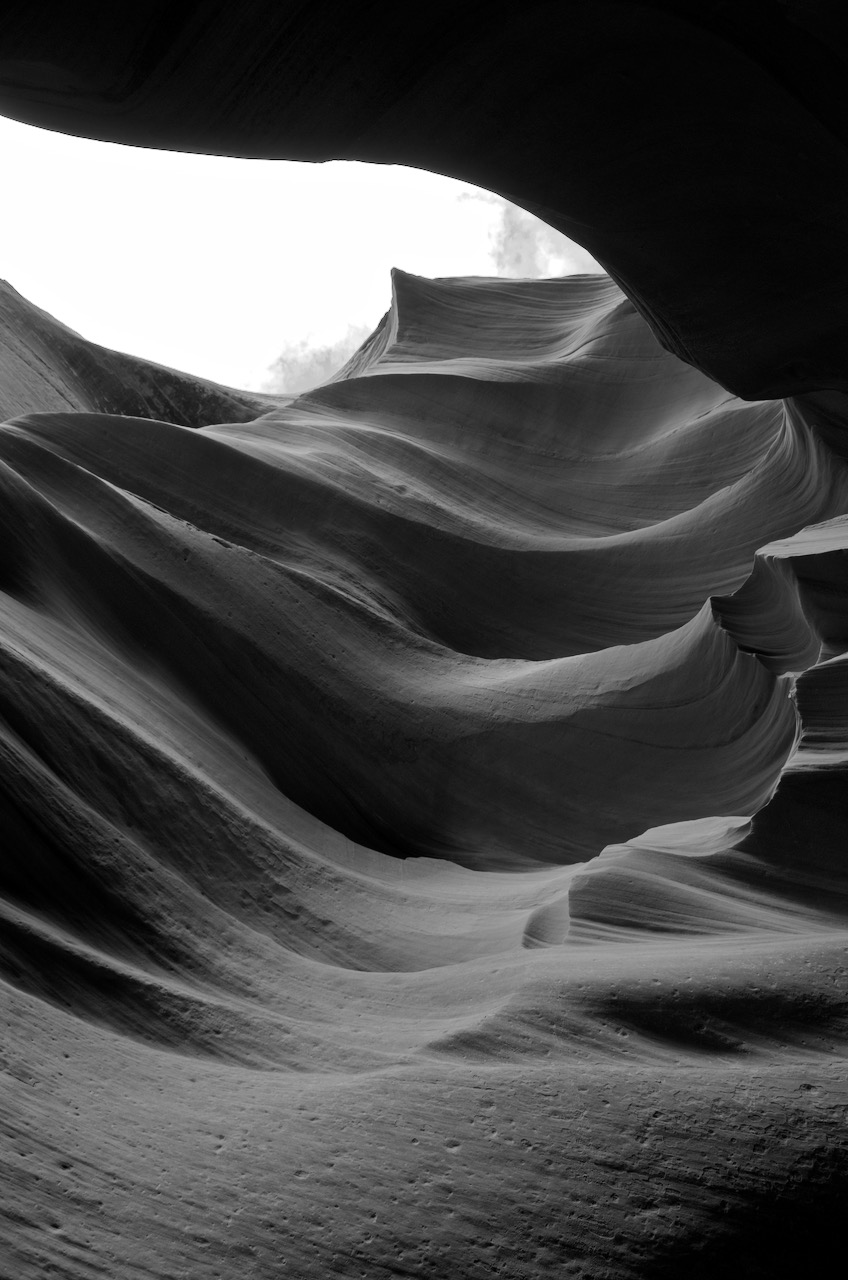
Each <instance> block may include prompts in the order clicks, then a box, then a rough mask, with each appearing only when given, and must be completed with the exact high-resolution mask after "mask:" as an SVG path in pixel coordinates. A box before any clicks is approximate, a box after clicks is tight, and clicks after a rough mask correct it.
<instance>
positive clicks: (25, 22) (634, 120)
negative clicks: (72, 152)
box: [0, 0, 848, 398]
mask: <svg viewBox="0 0 848 1280" xmlns="http://www.w3.org/2000/svg"><path fill="white" fill-rule="evenodd" d="M840 9H841V6H839V5H836V4H826V3H819V4H817V3H804V2H803V0H799V2H796V3H791V2H789V0H787V2H786V3H777V2H775V0H771V2H769V0H762V2H759V0H755V2H753V3H746V4H741V5H740V4H732V3H701V4H698V3H692V2H691V0H664V2H656V3H650V4H645V3H643V4H639V3H626V2H624V3H607V2H605V0H564V2H562V0H561V2H560V3H555V4H550V3H547V4H545V3H524V4H521V5H513V4H503V3H498V2H494V3H493V2H492V0H485V2H482V3H481V2H480V0H463V3H462V4H456V3H446V2H444V0H433V2H431V3H429V4H428V5H426V6H415V7H410V6H400V5H395V6H390V5H385V4H377V3H351V2H350V0H309V2H308V3H303V2H302V0H301V2H297V3H292V2H289V3H286V2H285V0H243V2H242V3H239V4H238V5H233V4H231V3H222V2H221V0H216V2H209V0H206V2H197V0H195V2H194V3H187V2H185V0H184V2H182V3H180V2H176V3H175V2H174V0H134V2H133V3H126V4H120V5H116V4H114V2H113V0H89V3H80V4H75V5H62V6H59V7H56V6H53V5H50V4H43V3H38V0H35V2H33V0H24V2H23V3H12V4H8V3H7V4H6V5H5V6H4V10H3V16H2V17H0V111H2V112H3V113H5V114H7V115H9V116H13V117H16V118H18V119H20V120H24V121H27V122H29V123H32V124H36V125H40V126H43V127H47V128H51V129H58V130H61V131H64V132H68V133H74V134H80V135H85V136H90V137H96V138H103V139H109V140H112V141H120V142H125V143H132V144H136V145H142V146H154V147H164V148H171V149H179V150H191V151H202V152H216V153H221V154H229V155H241V156H266V157H282V158H290V159H298V160H315V161H320V160H327V159H332V158H347V159H355V160H365V161H377V162H383V163H400V164H407V165H415V166H419V167H422V168H427V169H431V170H434V171H437V172H441V173H446V174H451V175H453V176H455V177H458V178H462V179H464V180H466V181H469V182H473V183H476V184H478V185H480V186H483V187H487V188H489V189H491V190H493V191H497V192H499V193H501V194H503V195H506V196H508V197H509V198H510V199H512V200H514V201H516V202H517V203H518V204H521V205H523V206H524V207H525V208H528V209H531V210H532V211H533V212H535V213H537V214H539V215H540V216H541V217H543V218H544V219H545V220H546V221H548V222H549V223H551V224H552V225H554V226H556V227H557V228H559V229H560V230H561V231H563V232H565V234H566V235H568V236H571V237H572V238H573V239H575V240H577V241H579V242H580V243H581V244H583V245H585V246H586V248H588V249H589V250H590V251H591V252H592V253H593V254H594V255H595V256H596V257H597V258H598V259H599V260H600V261H601V262H602V263H603V264H604V266H605V267H606V268H607V269H608V270H609V272H610V273H611V274H612V275H613V276H614V277H615V278H616V280H617V281H618V282H619V283H620V284H621V285H622V286H623V287H624V289H625V290H626V291H627V293H628V294H629V295H630V297H631V298H632V299H633V300H634V302H635V303H636V304H637V306H638V307H639V308H640V309H641V311H642V312H643V314H644V315H645V316H646V317H647V318H648V319H649V321H650V322H651V324H652V325H653V327H654V329H655V331H656V332H657V334H658V335H659V336H660V337H661V340H662V341H663V342H664V344H665V345H666V346H667V347H668V348H669V349H670V350H673V351H674V352H676V353H677V354H678V355H680V356H682V357H683V358H684V359H686V360H688V361H690V362H691V363H693V364H695V365H697V366H698V367H700V368H701V369H703V370H704V371H705V372H707V373H709V374H710V375H711V376H712V377H714V378H715V379H717V380H718V381H719V382H721V383H723V384H724V385H725V386H727V387H728V388H730V389H731V390H733V391H735V392H736V393H738V394H740V395H743V396H746V397H749V398H764V397H771V396H778V395H791V394H797V393H799V392H802V391H815V390H821V389H830V390H846V389H848V358H847V357H846V355H845V351H846V347H848V287H846V286H848V254H846V253H845V245H844V239H845V225H846V215H847V214H848V166H846V150H845V145H846V139H848V107H846V101H845V94H844V84H845V80H846V75H848V66H846V62H845V61H844V57H845V55H846V44H845V40H844V37H843V36H842V30H841V23H840V21H839V17H840ZM8 194H9V193H7V198H8ZM13 195H14V197H15V198H25V193H21V192H18V193H13ZM374 216H375V217H379V210H375V215H374Z"/></svg>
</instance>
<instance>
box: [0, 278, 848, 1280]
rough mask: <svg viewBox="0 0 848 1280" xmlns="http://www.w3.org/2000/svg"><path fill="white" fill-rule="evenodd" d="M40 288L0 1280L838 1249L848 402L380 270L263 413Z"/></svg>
mask: <svg viewBox="0 0 848 1280" xmlns="http://www.w3.org/2000/svg"><path fill="white" fill-rule="evenodd" d="M10 297H11V302H12V303H13V304H14V305H15V306H16V307H17V308H18V311H17V313H16V314H18V315H19V316H21V317H23V318H24V319H27V320H28V322H30V323H31V325H32V328H31V329H26V328H25V327H24V325H23V321H20V322H16V324H15V325H14V326H13V328H12V332H11V334H10V337H9V339H8V341H7V349H8V350H10V351H12V352H13V355H14V358H15V359H16V360H19V361H20V362H21V363H20V364H19V365H13V366H12V367H13V370H14V369H15V368H19V367H22V366H23V365H28V366H29V367H35V368H38V369H39V370H40V372H39V373H38V377H39V378H41V381H40V382H38V381H28V382H20V383H12V382H11V381H10V382H9V384H8V385H7V387H6V389H5V394H6V395H7V397H10V398H11V400H12V401H14V398H15V397H16V396H17V397H19V401H18V403H17V404H13V406H12V407H13V410H14V411H13V412H12V413H11V414H10V416H9V418H8V420H7V421H6V422H5V424H4V425H3V426H2V427H1V428H0V485H1V486H2V505H0V519H2V522H3V528H2V551H1V552H0V754H2V770H0V821H2V828H3V833H4V848H5V852H4V854H3V857H2V860H0V877H2V899H1V900H0V911H2V917H3V919H2V930H1V931H0V971H2V983H0V995H2V1000H3V1009H4V1019H5V1024H6V1027H7V1038H6V1043H5V1047H4V1051H3V1052H4V1057H3V1069H4V1072H5V1075H4V1077H3V1078H4V1080H5V1082H6V1085H7V1087H8V1095H7V1096H8V1098H9V1099H10V1103H11V1105H10V1106H9V1107H8V1108H7V1107H5V1106H4V1110H3V1124H4V1134H5V1137H4V1142H5V1143H6V1145H5V1148H4V1174H3V1177H4V1212H5V1214H6V1225H5V1227H4V1232H3V1236H2V1240H3V1247H4V1248H5V1249H6V1250H7V1254H8V1259H9V1260H8V1262H6V1261H5V1259H4V1263H3V1265H4V1267H5V1271H4V1272H3V1274H8V1275H9V1276H10V1277H11V1276H15V1277H22V1278H27V1277H40V1276H43V1275H47V1274H52V1273H56V1274H61V1275H63V1276H67V1277H73V1278H74V1280H76V1278H77V1277H79V1278H80V1280H82V1278H83V1277H89V1276H91V1275H95V1274H108V1275H110V1276H111V1275H114V1276H133V1277H136V1276H137V1277H142V1276H156V1277H160V1278H161V1277H172V1276H173V1277H176V1276H179V1275H185V1274H190V1275H191V1276H193V1277H205V1276H208V1277H210V1278H211V1277H213V1276H217V1277H236V1276H251V1277H269V1278H270V1277H271V1276H274V1277H276V1276H278V1275H280V1274H291V1275H293V1276H298V1277H306V1276H326V1275H341V1276H360V1275H361V1276H368V1277H390V1276H391V1277H395V1276H421V1277H436V1276H443V1275H451V1276H457V1277H469V1278H476V1277H483V1276H489V1275H497V1274H499V1275H503V1276H510V1277H513V1276H532V1277H535V1276H557V1277H559V1276H562V1275H571V1274H573V1275H575V1276H576V1275H583V1276H588V1277H598V1280H600V1277H604V1278H605V1280H606V1278H607V1277H615V1278H617V1277H634V1278H635V1277H646V1276H648V1277H656V1276H676V1275H680V1274H682V1273H683V1272H684V1271H685V1273H686V1274H688V1275H692V1276H703V1277H706V1276H712V1275H715V1274H716V1273H717V1272H718V1271H720V1270H721V1271H725V1272H728V1273H729V1274H746V1275H763V1276H765V1275H778V1274H784V1273H785V1268H787V1267H794V1268H796V1269H797V1268H803V1267H804V1266H807V1267H809V1266H813V1265H816V1263H817V1260H818V1261H819V1262H821V1263H822V1265H824V1261H825V1260H826V1258H827V1256H828V1252H829V1250H830V1249H831V1248H832V1247H833V1245H834V1242H835V1238H836V1237H835V1234H834V1232H835V1227H834V1223H835V1221H836V1218H837V1216H838V1215H837V1213H836V1210H837V1206H838V1205H839V1204H840V1203H841V1202H842V1200H843V1199H844V1195H845V1193H846V1190H848V1142H846V1139H845V1131H844V1125H842V1123H841V1120H842V1117H843V1115H844V1105H845V1098H844V1082H843V1075H842V1066H841V1065H840V1064H841V1061H842V1057H843V1049H844V1044H845V1038H846V1031H848V998H846V996H845V991H844V982H843V980H842V974H843V971H844V956H845V949H846V947H848V925H846V911H848V892H846V890H848V883H846V871H845V862H844V832H845V822H846V818H848V813H847V812H846V799H845V797H846V794H848V792H846V781H848V779H846V761H848V661H846V654H848V572H846V568H847V567H848V462H846V460H845V458H844V457H843V456H842V454H841V452H840V449H839V448H838V447H837V445H836V444H834V440H835V439H836V438H837V436H838V431H837V430H836V425H835V424H838V421H839V415H840V412H841V411H842V405H841V399H840V397H839V396H838V395H835V394H832V395H831V396H829V397H828V398H826V399H825V400H816V399H815V398H814V397H813V398H804V399H800V398H799V399H798V400H796V401H787V402H781V401H765V402H745V401H742V400H739V399H737V398H735V397H734V396H732V395H731V394H730V393H729V392H727V391H726V390H724V389H723V388H722V387H720V386H718V385H717V384H716V383H714V382H712V381H710V380H709V379H708V378H707V377H705V375H703V374H702V373H700V372H698V371H697V370H695V369H693V368H691V367H689V366H687V365H685V364H683V363H682V362H681V361H679V360H678V359H677V358H676V357H675V356H674V355H671V354H669V353H667V352H666V351H664V350H663V349H662V347H661V346H660V345H659V343H658V342H657V340H656V338H655V337H654V335H653V333H652V332H651V330H650V328H649V327H648V325H647V324H646V323H645V321H644V320H643V319H642V317H641V316H640V315H639V313H638V312H637V311H636V309H635V308H634V306H633V305H632V304H631V303H630V302H629V301H628V300H627V299H626V298H625V297H624V296H623V295H622V293H621V292H620V290H619V289H618V287H617V286H616V285H615V284H613V283H612V282H611V281H610V280H608V279H606V278H603V277H574V278H571V279H565V280H549V281H514V282H507V281H503V280H436V281H430V280H422V279H418V278H416V277H413V276H409V275H405V274H403V273H401V272H396V273H395V277H394V287H393V299H392V306H391V309H390V311H389V313H388V314H387V316H386V317H385V318H384V320H383V322H382V323H381V325H380V326H379V327H378V329H377V330H376V331H375V333H374V334H373V335H372V336H371V338H370V339H369V340H368V341H367V342H366V343H365V344H364V345H363V347H362V348H361V349H360V351H359V352H357V353H356V355H355V356H354V357H353V358H352V359H351V361H350V362H349V364H348V365H347V366H346V367H345V369H343V370H342V371H341V373H340V374H339V375H337V377H336V378H335V379H334V380H332V381H331V382H330V383H329V384H327V385H326V386H324V387H322V388H320V389H318V390H316V391H314V392H311V393H309V394H307V395H304V396H300V397H298V398H290V397H287V398H281V399H279V402H278V403H276V404H271V403H270V402H268V403H262V404H258V405H255V406H254V409H253V412H252V413H251V414H250V417H249V420H244V418H245V416H246V412H245V411H246V410H247V408H249V407H250V403H249V397H247V396H246V395H245V396H239V394H238V393H231V392H229V391H228V390H227V389H222V388H214V387H209V386H208V384H207V385H204V386H200V384H198V383H197V380H193V379H190V378H188V376H186V375H176V374H170V371H162V370H159V369H157V367H156V366H148V365H142V362H139V361H133V362H132V369H133V371H134V372H133V376H132V377H130V376H129V373H128V369H129V365H127V364H126V363H124V362H126V361H127V360H128V358H127V357H119V356H115V355H113V354H112V353H108V352H103V351H102V350H101V349H99V348H98V349H94V351H95V355H96V359H95V355H92V354H91V351H92V349H91V348H90V347H89V346H88V344H85V343H84V342H83V340H82V339H79V338H78V337H77V336H76V335H72V334H70V333H69V331H67V330H64V329H63V328H62V327H61V326H58V325H56V323H55V322H53V321H51V320H50V319H49V317H45V316H44V315H43V313H40V312H38V311H37V309H36V308H33V307H30V306H29V304H25V303H24V302H23V300H20V299H17V297H16V296H15V295H10ZM30 334H34V335H35V337H32V338H30V336H29V335H30ZM28 341H31V342H32V343H33V347H32V349H29V350H30V354H29V355H27V350H28V349H27V347H26V343H27V342H28ZM39 343H40V344H41V345H40V346H39V345H37V344H39ZM69 351H71V352H77V353H79V352H81V351H85V352H88V353H89V356H90V360H89V363H86V364H83V363H82V362H81V361H82V357H81V356H77V357H76V363H75V361H74V359H72V358H71V357H70V356H68V355H67V353H68V352H69ZM97 353H99V354H97ZM36 355H38V356H39V358H40V359H41V360H42V361H43V362H47V363H46V364H44V363H42V364H41V365H40V366H39V365H37V362H36V359H35V356H36ZM45 367H47V368H48V369H49V376H48V374H47V373H44V372H43V370H44V368H45ZM94 369H96V371H97V372H96V376H95V374H94V373H92V372H91V371H92V370H94ZM166 374H167V375H168V378H170V379H171V381H168V380H165V381H163V380H162V379H164V378H165V375H166ZM34 376H35V375H33V377H34ZM89 376H90V379H91V380H90V381H86V378H87V377H89ZM124 383H126V384H127V399H126V403H124V404H122V403H121V401H120V394H121V392H120V388H121V386H122V385H123V384H124ZM175 388H177V389H176V390H175ZM160 395H161V396H165V397H172V399H170V400H169V401H168V403H169V404H170V405H171V406H175V405H177V404H179V405H181V406H183V408H182V409H181V411H180V413H179V414H178V413H176V412H174V413H172V414H171V420H168V415H167V414H165V413H164V412H163V411H162V410H159V409H158V405H159V403H160V401H158V400H157V399H156V398H155V397H156V396H160ZM39 396H43V397H44V399H43V402H42V403H41V404H40V405H39V404H34V403H33V400H38V397H39ZM204 397H205V399H204ZM227 404H232V406H233V408H232V411H231V413H230V416H229V418H228V419H227V420H222V419H221V413H222V412H223V411H224V410H225V409H226V406H227ZM204 405H209V406H211V408H210V418H209V422H208V423H207V424H206V425H200V426H198V425H197V421H196V417H195V415H196V414H197V413H198V412H200V411H202V407H203V406H204ZM186 406H188V407H186ZM154 408H156V409H157V413H159V414H161V415H162V416H161V417H159V416H157V414H154V413H153V412H152V410H153V409H154ZM33 410H36V411H33ZM38 410H41V411H38ZM98 410H99V411H98ZM104 410H108V411H104ZM257 415H258V416H257ZM176 417H179V418H180V421H178V422H176V421H174V420H173V419H174V418H176ZM187 423H189V425H186V424H187ZM734 1268H736V1270H734Z"/></svg>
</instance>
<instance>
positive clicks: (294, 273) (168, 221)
mask: <svg viewBox="0 0 848 1280" xmlns="http://www.w3.org/2000/svg"><path fill="white" fill-rule="evenodd" d="M0 157H2V168H1V169H0V172H2V177H3V199H2V202H0V277H2V278H4V279H6V280H8V281H9V283H10V284H12V285H13V286H14V287H15V288H16V289H17V290H18V291H19V292H20V293H22V294H23V295H24V296H25V297H26V298H28V299H29V300H30V301H31V302H34V303H35V304H36V305H37V306H39V307H42V308H43V309H44V310H46V311H49V312H50V313H51V314H52V315H54V316H55V317H56V318H57V319H59V320H61V321H63V322H64V323H65V324H67V325H70V327H71V328H72V329H76V330H77V331H78V332H79V333H81V334H82V335H83V336H84V337H86V338H90V339H92V340H93V341H95V342H99V343H102V344H103V345H104V346H108V347H113V348H115V349H117V350H119V351H127V352H130V353H131V354H133V355H138V356H144V357H145V358H147V359H149V360H155V361H158V362H159V363H161V364H166V365H170V366H172V367H174V368H177V369H183V370H185V371H187V372H190V373H195V374H200V375H202V376H203V377H206V378H212V379H214V380H215V381H216V382H222V383H226V384H228V385H231V386H236V387H243V388H249V389H259V388H260V387H261V386H262V385H263V383H264V384H267V383H268V380H269V368H270V366H271V365H272V364H274V362H275V361H276V360H277V359H278V358H279V357H280V355H281V354H285V353H289V355H292V353H294V355H295V356H296V357H298V358H299V357H300V356H302V355H303V353H304V350H305V348H310V347H319V348H320V347H325V346H334V345H335V344H340V346H344V340H345V338H346V335H348V333H349V330H351V329H353V330H360V329H362V328H363V327H367V329H369V330H370V329H372V328H373V327H374V326H375V325H376V324H377V322H378V321H379V319H380V317H381V316H382V315H383V313H384V312H385V310H386V309H387V307H388V305H389V296H390V281H389V272H390V269H391V268H392V267H393V266H397V267H401V268H402V269H403V270H405V271H411V272H414V273H416V274H418V275H425V276H452V275H506V276H516V275H525V276H529V275H533V276H538V275H554V274H564V273H567V272H569V271H576V270H577V271H586V270H589V271H591V270H598V269H599V268H598V267H597V266H596V265H595V264H594V263H593V262H592V260H591V259H590V258H589V256H588V254H586V253H585V251H584V250H582V249H580V248H579V247H578V246H576V245H574V246H572V245H571V244H570V242H569V241H567V240H566V239H565V238H564V237H562V236H559V235H557V234H556V233H555V232H552V231H551V230H550V228H547V227H545V226H544V225H543V224H542V223H540V222H537V220H536V219H535V218H531V217H530V215H529V214H526V213H524V212H523V211H518V210H515V209H514V207H513V206H511V205H508V204H506V202H505V201H502V200H500V199H498V198H496V197H493V196H491V195H489V194H487V193H484V192H479V191H477V190H476V189H475V188H473V187H469V186H467V185H465V184H463V183H461V182H456V181H453V180H452V179H450V178H442V177H438V176H437V175H434V174H430V173H424V172H421V171H419V170H415V169H404V168H399V167H396V166H383V165H365V164H355V163H350V162H343V161H336V162H332V163H329V164H323V165H310V164H296V163H291V162H288V161H271V160H233V159H223V158H220V157H217V156H197V155H184V154H179V153H174V152H168V151H148V150H143V149H140V148H136V147H124V146H116V145H114V144H112V143H105V142H92V141H89V140H87V139H82V138H72V137H67V136H65V135H63V134H57V133H50V132H48V131H46V130H41V129H34V128H31V127H29V126H27V125H22V124H19V123H17V122H16V121H13V120H8V119H6V118H5V117H0ZM304 344H305V347H304ZM342 358H343V357H342ZM339 363H341V359H340V360H339Z"/></svg>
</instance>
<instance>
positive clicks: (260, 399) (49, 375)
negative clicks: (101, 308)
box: [0, 280, 280, 427]
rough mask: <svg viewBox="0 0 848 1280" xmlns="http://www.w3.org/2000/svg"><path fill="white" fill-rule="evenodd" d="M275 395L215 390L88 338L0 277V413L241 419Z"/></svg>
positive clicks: (201, 422) (197, 423)
mask: <svg viewBox="0 0 848 1280" xmlns="http://www.w3.org/2000/svg"><path fill="white" fill-rule="evenodd" d="M279 399H280V397H279V396H272V395H256V394H254V393H252V392H248V391H237V390H235V389H234V388H232V387H221V386H218V385H217V383H214V382H209V381H207V380H206V379H204V378H196V377H192V376H191V375H189V374H185V373H179V372H178V371H177V370H176V369H166V368H164V367H163V366H162V365H158V364H153V363H151V361H149V360H139V359H138V358H137V357H136V356H128V355H124V354H122V353H121V352H119V351H110V350H108V349H107V348H105V347H101V346H98V344H97V343H95V342H88V341H86V339H85V338H82V337H81V336H80V335H79V334H78V333H75V332H74V330H73V329H69V328H68V326H67V325H64V324H61V323H60V322H59V321H58V320H55V319H54V318H53V316H51V315H48V314H47V312H46V311H42V310H41V308H40V307H36V306H33V304H32V303H31V302H28V301H27V299H26V298H23V297H21V295H20V294H19V293H18V291H17V289H13V288H12V286H11V285H10V284H8V283H7V282H6V281H5V280H0V417H2V418H3V419H6V418H10V417H12V416H14V415H15V414H19V413H28V412H30V411H32V410H35V411H37V412H41V413H44V412H47V411H50V410H55V411H57V412H62V411H63V410H66V409H72V410H74V411H75V412H78V411H80V410H89V411H91V412H94V413H120V414H139V415H141V416H142V417H145V418H165V419H167V421H168V422H175V423H179V424H180V425H181V426H186V427H201V426H208V425H209V423H210V422H232V421H236V422H242V421H244V420H246V419H250V418H254V417H255V416H256V414H257V413H262V412H264V411H266V410H268V409H270V408H272V407H273V406H274V404H275V403H276V402H278V401H279Z"/></svg>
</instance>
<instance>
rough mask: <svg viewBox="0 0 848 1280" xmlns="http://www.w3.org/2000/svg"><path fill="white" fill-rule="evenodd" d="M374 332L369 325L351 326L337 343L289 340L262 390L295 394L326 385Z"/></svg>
mask: <svg viewBox="0 0 848 1280" xmlns="http://www.w3.org/2000/svg"><path fill="white" fill-rule="evenodd" d="M370 333H371V329H370V327H369V326H368V325H348V328H347V333H346V334H345V335H344V337H343V338H339V340H338V342H332V343H327V344H324V345H321V346H312V345H310V343H309V342H307V341H306V340H305V339H301V341H300V342H289V343H287V345H286V346H285V347H284V348H283V350H282V352H281V354H280V355H279V356H278V357H277V359H276V360H275V361H274V363H273V364H272V365H271V368H270V369H269V370H268V373H269V375H270V376H269V377H268V379H267V380H266V381H265V382H264V383H263V385H262V390H263V391H280V392H288V393H290V394H295V393H298V392H301V391H311V390H312V389H313V387H320V386H323V384H324V383H325V382H328V381H329V379H330V378H331V377H332V376H333V374H334V373H338V371H339V369H341V368H342V366H343V365H344V364H346V363H347V361H348V360H349V359H350V357H351V356H352V355H353V353H354V351H356V350H357V348H359V347H361V346H362V343H363V342H364V341H365V339H366V338H367V337H368V336H369V334H370Z"/></svg>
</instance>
